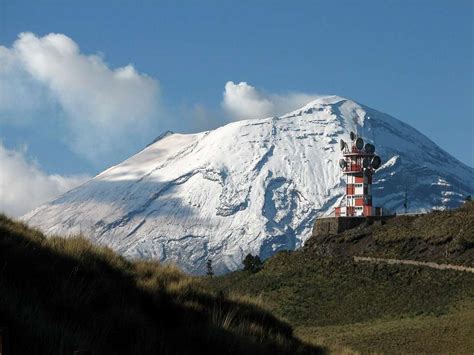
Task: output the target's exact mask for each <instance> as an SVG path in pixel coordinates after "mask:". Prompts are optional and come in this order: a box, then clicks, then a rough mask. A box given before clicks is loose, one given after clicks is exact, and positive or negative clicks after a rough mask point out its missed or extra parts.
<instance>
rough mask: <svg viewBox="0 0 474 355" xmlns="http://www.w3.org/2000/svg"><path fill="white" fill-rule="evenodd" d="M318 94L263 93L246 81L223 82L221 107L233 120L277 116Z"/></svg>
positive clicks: (301, 104) (298, 106)
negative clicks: (236, 82)
mask: <svg viewBox="0 0 474 355" xmlns="http://www.w3.org/2000/svg"><path fill="white" fill-rule="evenodd" d="M317 97H318V95H311V94H304V93H289V94H286V95H275V94H265V93H263V92H261V91H259V90H257V89H256V88H254V87H253V86H251V85H249V84H247V83H246V82H240V83H239V84H235V83H234V82H232V81H228V82H227V83H226V84H225V90H224V94H223V100H222V103H221V105H222V107H223V109H224V110H225V111H226V112H227V114H228V115H229V116H230V118H231V119H233V120H242V119H250V118H263V117H270V116H279V115H282V114H285V113H288V112H291V111H293V110H296V109H298V108H300V107H302V106H304V105H306V104H307V103H309V102H310V101H312V100H314V99H316V98H317Z"/></svg>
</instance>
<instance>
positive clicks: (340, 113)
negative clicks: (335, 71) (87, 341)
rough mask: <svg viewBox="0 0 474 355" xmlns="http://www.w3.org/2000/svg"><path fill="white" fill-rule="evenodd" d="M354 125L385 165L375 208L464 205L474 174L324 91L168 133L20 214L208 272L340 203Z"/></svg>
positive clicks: (413, 134) (266, 250)
mask: <svg viewBox="0 0 474 355" xmlns="http://www.w3.org/2000/svg"><path fill="white" fill-rule="evenodd" d="M350 131H355V132H357V133H358V134H359V135H360V136H362V137H364V138H365V139H366V141H368V142H371V143H373V144H375V146H376V152H377V154H379V155H380V156H381V158H382V161H383V165H382V166H381V167H380V169H378V171H377V173H376V175H375V180H376V181H375V184H374V204H375V205H377V206H383V207H385V208H386V209H389V210H392V211H397V210H401V209H402V205H403V201H404V196H405V192H406V191H407V193H408V198H409V207H410V210H412V211H415V210H416V211H423V210H430V209H432V208H434V207H435V208H449V207H455V206H458V205H459V204H460V203H461V201H462V200H464V198H465V196H466V195H469V194H472V193H473V192H474V188H473V183H472V182H473V181H474V169H473V168H471V167H468V166H466V165H464V164H463V163H461V162H460V161H458V160H456V159H455V158H454V157H452V156H450V155H449V154H448V153H446V152H445V151H443V150H442V149H440V148H439V147H438V146H437V145H436V144H434V143H433V142H432V141H430V140H429V139H428V138H426V137H425V136H424V135H422V134H421V133H420V132H418V131H417V130H415V129H414V128H412V127H410V126H409V125H407V124H404V123H403V122H401V121H399V120H397V119H395V118H393V117H391V116H389V115H387V114H384V113H381V112H378V111H376V110H373V109H371V108H369V107H366V106H364V105H361V104H358V103H356V102H354V101H351V100H348V99H345V98H342V97H338V96H327V97H323V98H320V99H318V100H316V101H313V102H311V103H309V104H308V105H306V106H305V107H303V108H301V109H299V110H296V111H294V112H291V113H289V114H286V115H284V116H281V117H271V118H265V119H255V120H245V121H239V122H234V123H231V124H228V125H226V126H223V127H220V128H217V129H215V130H212V131H207V132H202V133H197V134H174V133H171V132H169V133H167V134H164V135H162V136H161V137H159V138H157V139H156V140H155V141H154V142H153V143H152V144H150V145H149V146H148V147H146V148H145V149H144V150H143V151H141V152H139V153H138V154H136V155H134V156H133V157H131V158H129V159H127V160H125V161H124V162H122V163H121V164H118V165H116V166H113V167H111V168H109V169H107V170H106V171H104V172H102V173H101V174H99V175H98V176H96V177H95V178H93V179H92V180H90V181H89V182H87V183H85V184H84V185H82V186H80V187H78V188H76V189H74V190H72V191H69V192H68V193H66V194H64V195H63V196H61V197H60V198H58V199H56V200H54V201H51V202H50V203H47V204H45V205H43V206H41V207H39V208H38V209H36V210H34V211H32V212H30V213H29V214H27V215H26V216H24V217H23V220H25V221H27V222H28V223H29V224H30V225H32V226H35V227H39V228H40V229H41V230H42V231H44V232H45V233H48V234H62V235H73V234H78V233H82V234H84V235H85V236H87V237H89V238H90V239H91V240H93V241H94V242H96V243H99V244H104V245H108V246H110V247H112V248H113V249H114V250H116V251H118V252H120V253H121V254H123V255H125V256H128V257H139V258H154V259H159V260H162V261H174V262H176V263H178V264H179V265H180V266H182V267H183V268H184V269H185V270H187V271H189V272H192V273H203V272H204V270H205V264H206V261H207V259H209V258H210V259H212V262H213V265H214V269H215V271H217V272H226V271H229V270H235V269H237V268H239V267H240V265H241V260H242V259H243V257H244V256H245V255H246V254H247V253H249V252H250V253H253V254H259V255H260V256H261V257H263V258H267V257H269V256H271V255H272V254H274V253H275V252H277V251H279V250H284V249H295V248H297V247H299V246H301V245H302V244H303V243H304V241H305V240H306V239H307V238H309V236H310V235H311V227H312V224H313V222H314V220H315V218H316V217H317V216H319V215H327V214H330V213H331V212H332V211H333V209H334V207H335V206H337V205H338V204H339V202H340V201H341V199H342V194H343V191H344V181H343V179H342V174H341V173H340V169H339V166H338V160H339V159H340V157H341V152H340V150H339V140H340V139H341V138H342V139H344V140H346V141H348V140H349V132H350Z"/></svg>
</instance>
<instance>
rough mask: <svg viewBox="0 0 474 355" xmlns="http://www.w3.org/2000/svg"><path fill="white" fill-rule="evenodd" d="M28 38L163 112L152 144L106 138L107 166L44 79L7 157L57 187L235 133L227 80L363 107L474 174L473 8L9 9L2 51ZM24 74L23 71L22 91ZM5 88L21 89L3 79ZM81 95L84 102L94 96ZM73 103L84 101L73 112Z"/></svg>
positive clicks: (17, 116) (90, 135)
mask: <svg viewBox="0 0 474 355" xmlns="http://www.w3.org/2000/svg"><path fill="white" fill-rule="evenodd" d="M22 32H31V33H33V34H34V36H35V37H34V38H32V39H31V41H30V42H29V44H28V46H29V47H28V48H27V49H25V50H24V51H23V52H22V53H23V54H22V55H28V53H31V52H28V50H33V49H32V48H33V47H34V46H35V45H36V47H34V48H37V47H38V46H39V45H42V44H44V43H43V42H41V43H40V44H38V43H39V42H38V41H36V42H35V38H36V39H41V38H43V37H44V36H46V35H48V34H49V33H56V34H63V35H65V36H67V38H69V39H70V40H71V41H73V43H75V44H76V45H77V46H78V47H79V49H78V53H79V54H80V55H82V56H91V55H97V58H100V61H102V62H101V63H102V64H104V65H105V66H106V67H107V70H104V72H103V74H104V78H108V77H110V75H113V74H110V73H113V70H115V69H117V68H120V67H125V66H127V65H128V64H132V65H133V67H134V72H133V73H132V74H130V75H131V76H132V77H133V78H132V79H131V80H132V81H133V80H135V81H134V82H138V83H139V84H138V85H139V86H140V87H139V88H137V87H135V86H133V85H132V86H133V90H135V91H134V95H136V97H139V98H140V99H141V95H140V93H141V92H145V91H146V92H149V93H150V95H151V96H153V95H154V96H156V98H154V99H152V98H146V99H143V100H145V101H146V102H145V103H143V105H144V106H146V105H147V104H148V103H149V102H150V100H151V101H152V100H156V102H155V103H154V104H150V106H153V105H156V106H157V107H158V108H157V109H156V110H155V109H153V110H151V109H150V110H151V111H149V112H148V111H147V113H143V115H144V116H146V120H148V121H147V122H146V124H143V130H142V131H141V132H138V131H137V132H135V131H134V130H133V129H132V128H134V127H133V124H132V123H130V122H125V123H124V125H123V127H122V131H120V132H119V131H117V132H115V133H116V135H113V134H111V135H110V137H114V138H115V139H116V140H117V141H115V142H114V141H112V139H110V140H109V141H107V139H105V138H104V140H102V139H100V142H99V143H100V144H102V145H104V147H98V148H97V149H98V150H100V149H102V150H100V151H101V152H102V153H101V154H97V157H96V159H95V158H94V157H92V158H91V156H92V155H93V152H92V153H91V151H87V147H92V146H95V145H96V143H97V142H96V141H94V139H96V140H97V139H98V137H101V136H100V135H99V134H102V137H105V135H104V134H103V133H102V132H101V131H100V129H97V127H98V126H97V122H86V123H85V124H84V125H82V123H81V122H79V121H80V119H79V118H77V115H76V116H75V115H74V114H72V113H71V110H73V108H72V107H74V108H77V107H80V106H81V105H80V104H78V103H77V102H76V103H75V104H74V105H72V106H71V108H70V110H69V111H68V110H65V109H64V107H62V106H61V105H64V102H65V100H66V101H67V102H69V101H68V100H70V99H71V98H61V99H59V101H58V99H57V98H51V97H50V96H51V95H53V94H51V90H52V91H54V90H56V93H58V92H59V93H61V88H63V86H62V85H63V84H64V85H66V84H67V83H64V82H63V81H61V80H59V81H55V80H56V79H55V78H56V76H55V75H62V74H61V72H60V74H57V73H58V72H57V71H56V72H54V73H52V72H48V73H47V75H46V74H45V75H46V76H44V75H43V74H44V73H43V72H42V71H41V70H40V71H37V75H39V76H41V75H43V77H42V80H43V79H44V80H43V81H44V82H45V83H46V84H44V85H46V86H48V90H46V89H44V88H40V89H37V88H34V91H32V92H34V93H35V94H34V95H36V96H38V97H37V100H38V102H41V103H42V104H37V105H36V104H35V105H33V108H30V109H28V110H26V111H25V109H24V107H23V106H24V105H25V103H24V101H22V100H19V102H17V103H15V104H16V105H17V106H18V107H16V106H14V105H13V103H10V104H9V106H8V107H7V109H5V107H4V108H3V112H2V107H1V105H0V140H1V141H2V144H3V146H4V149H5V150H7V151H12V152H16V153H21V154H22V155H23V158H24V162H25V163H28V162H32V161H33V160H34V161H35V168H37V169H38V170H41V171H42V172H44V174H46V175H47V176H49V175H51V174H60V175H71V174H86V175H94V174H95V173H97V172H100V171H101V170H103V169H104V168H106V167H107V166H108V165H110V164H113V163H116V162H119V161H121V160H123V159H124V158H126V157H128V156H129V155H130V154H132V153H134V152H136V151H138V150H140V148H141V147H143V146H144V145H145V144H146V143H148V142H149V141H150V140H152V139H153V138H154V137H155V136H157V135H158V134H160V133H161V132H162V131H165V130H173V131H181V132H193V131H198V130H203V129H208V128H212V127H215V126H218V125H221V124H225V123H226V122H228V121H230V120H232V117H228V113H226V112H225V111H224V110H223V109H222V100H223V92H224V86H225V84H226V82H228V81H234V82H235V83H239V82H243V81H244V82H247V83H248V84H249V85H251V86H253V87H255V88H257V89H258V90H260V91H261V92H265V93H267V94H268V95H280V96H282V97H285V95H288V94H290V93H299V94H301V95H302V94H309V95H311V94H337V95H340V96H344V97H349V98H352V99H354V100H356V101H358V102H360V103H363V104H365V105H367V106H370V107H373V108H376V109H378V110H380V111H383V112H386V113H389V114H391V115H392V116H395V117H397V118H399V119H401V120H403V121H405V122H407V123H409V124H410V125H412V126H414V127H415V128H417V129H418V130H420V131H421V132H422V133H424V134H425V135H427V136H428V137H429V138H430V139H432V140H433V141H434V142H436V143H437V144H438V145H440V146H441V147H442V148H443V149H445V150H446V151H448V152H449V153H451V154H452V155H453V156H455V157H456V158H458V159H460V160H461V161H462V162H464V163H465V164H468V165H470V166H473V165H474V146H473V144H474V143H473V138H472V137H473V134H474V132H473V116H474V107H473V81H474V78H473V75H474V74H473V59H474V58H473V2H472V1H470V0H456V1H436V0H429V1H421V0H414V1H401V0H400V1H393V0H392V1H390V0H389V1H293V2H289V1H239V2H236V1H201V2H198V1H100V3H99V4H97V2H96V1H94V2H93V1H46V0H36V1H23V0H0V46H3V47H4V48H6V49H7V50H8V51H10V52H12V48H13V46H15V45H14V43H15V41H18V36H19V34H20V33H22ZM24 41H25V40H24ZM24 41H23V42H24ZM37 42H38V43H37ZM18 43H19V42H17V47H20V45H19V44H18ZM61 43H63V42H61ZM68 43H69V42H68ZM24 47H25V48H26V47H27V46H26V45H25V46H24ZM22 48H23V47H22ZM25 53H26V54H25ZM22 58H23V57H22ZM0 64H1V63H0ZM15 65H16V64H15ZM21 65H24V64H21ZM100 65H101V64H100ZM100 65H99V66H100ZM38 70H39V69H38ZM23 71H24V69H19V72H21V73H20V74H18V73H17V72H15V73H16V74H15V75H16V76H15V80H17V81H18V82H21V83H24V80H23V76H22V75H23V74H24V73H23ZM22 73H23V74H22ZM0 74H1V71H0ZM9 75H10V74H9ZM11 75H13V74H11ZM48 75H49V76H48ZM1 78H2V77H1V75H0V80H1ZM5 78H6V79H5ZM18 78H20V79H18ZM84 78H87V76H84ZM3 79H4V82H5V80H10V81H11V80H13V79H11V76H5V75H4V77H3ZM79 79H80V78H79ZM79 79H78V80H79ZM148 79H150V80H148ZM104 80H105V79H104ZM0 84H2V83H1V82H0ZM22 85H23V84H22ZM25 85H26V84H25ZM28 85H33V86H34V85H36V84H34V83H33V84H28ZM81 85H85V86H84V88H86V89H87V83H85V84H84V83H81ZM4 87H5V86H4ZM104 87H106V88H107V90H108V89H110V90H113V89H114V86H113V85H112V86H111V87H107V86H104ZM128 88H129V86H127V87H126V88H124V89H123V90H124V92H125V90H128ZM144 88H147V89H144ZM27 90H30V88H29V87H28V89H27ZM31 90H33V89H31ZM119 91H120V90H119ZM28 92H30V91H28ZM122 94H123V93H122V92H121V91H120V92H118V93H117V97H120V98H121V97H123V96H122ZM74 95H76V96H77V92H76V91H73V92H72V93H71V97H72V100H74V99H75V97H74ZM26 96H27V95H26ZM26 96H25V97H26ZM53 96H54V95H53ZM132 97H133V96H132ZM61 100H62V101H61ZM14 101H15V100H14ZM43 102H47V104H43ZM58 102H59V103H58ZM80 102H81V101H79V103H80ZM4 106H5V105H4ZM20 106H21V107H20ZM108 108H109V107H105V108H104V109H101V110H100V112H104V110H105V111H107V110H108ZM129 108H130V107H127V109H129ZM87 110H89V111H87ZM87 110H84V112H92V114H93V113H94V112H96V111H94V109H93V108H92V109H91V108H87ZM81 112H82V111H81ZM124 112H128V111H127V110H125V111H124ZM226 115H227V116H226ZM25 116H28V117H25ZM71 117H72V118H71ZM137 117H141V116H137ZM66 120H69V121H67V123H65V122H66ZM124 121H126V118H124ZM100 127H101V128H102V129H104V132H108V130H109V128H107V127H108V126H106V125H105V126H104V125H102V126H100ZM128 130H130V134H128ZM78 132H79V133H78ZM126 133H127V134H126ZM94 135H95V136H94ZM71 142H72V143H71ZM99 143H97V144H99ZM100 144H99V145H100ZM107 144H108V145H109V146H110V145H113V146H115V147H123V149H118V148H117V149H115V148H114V147H112V148H110V147H105V145H107ZM26 146H27V149H26V148H24V147H26ZM48 174H49V175H48Z"/></svg>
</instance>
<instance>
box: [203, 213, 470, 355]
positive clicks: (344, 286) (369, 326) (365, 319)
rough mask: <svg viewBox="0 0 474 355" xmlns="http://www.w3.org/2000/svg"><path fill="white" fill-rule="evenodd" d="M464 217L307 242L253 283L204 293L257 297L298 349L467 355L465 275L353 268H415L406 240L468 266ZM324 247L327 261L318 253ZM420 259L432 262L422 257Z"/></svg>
mask: <svg viewBox="0 0 474 355" xmlns="http://www.w3.org/2000/svg"><path fill="white" fill-rule="evenodd" d="M472 207H473V206H472V205H468V206H465V207H463V208H462V209H460V210H458V211H451V212H440V213H435V214H433V215H430V216H425V217H424V218H423V220H419V219H418V220H416V219H412V220H410V221H408V222H407V224H406V223H405V220H403V221H402V222H403V223H400V224H397V223H395V221H393V222H390V223H394V224H392V225H391V226H390V225H386V226H375V225H374V226H367V227H366V228H365V229H364V228H363V227H361V228H360V229H358V231H357V233H355V232H354V231H353V232H354V235H359V236H360V235H364V233H365V234H366V236H365V237H361V238H355V239H350V238H349V236H350V235H351V234H350V233H345V234H343V235H338V236H335V237H334V238H335V240H330V238H329V237H327V238H323V240H309V241H308V245H307V247H305V248H303V249H301V250H298V251H295V252H283V253H279V254H277V255H276V256H274V257H272V258H270V259H269V260H267V261H266V262H265V264H264V268H263V269H262V270H261V271H260V272H258V273H256V274H249V273H247V272H243V271H240V272H235V273H232V274H228V275H225V276H222V277H218V278H214V279H204V280H203V283H205V284H206V285H209V287H212V288H214V289H215V290H217V291H221V292H224V293H225V292H229V293H238V294H242V295H246V296H251V297H259V298H260V299H261V301H262V303H263V304H265V305H266V306H267V307H268V309H269V310H270V311H271V312H273V313H274V314H276V315H277V316H279V317H281V318H283V319H285V320H287V321H288V322H289V323H290V324H291V325H292V326H293V327H295V329H296V334H297V335H299V336H300V337H302V338H303V339H304V340H306V341H313V342H315V343H318V344H321V343H323V344H326V345H329V346H332V345H338V346H343V347H349V348H351V349H354V350H356V351H361V352H362V353H368V352H377V353H386V354H392V353H394V354H399V353H409V354H423V353H424V354H445V353H451V354H473V353H474V274H473V273H468V272H459V271H453V270H437V269H432V268H428V267H422V266H413V265H388V264H386V263H366V262H355V261H354V259H353V256H354V255H367V254H369V255H374V256H377V257H381V258H383V257H390V258H392V257H397V258H398V257H400V256H406V257H410V258H411V259H413V258H416V257H417V255H416V254H415V253H414V252H413V251H411V250H410V249H409V246H410V245H412V243H414V242H413V240H416V241H420V240H423V241H426V244H427V245H430V246H431V248H432V252H433V253H432V254H431V257H432V258H433V259H435V260H437V259H438V258H441V255H438V253H437V249H436V248H440V249H442V250H443V249H444V248H445V247H446V246H448V250H451V251H455V250H457V254H455V255H457V257H454V256H453V255H451V257H452V259H451V261H453V262H454V261H455V262H456V263H458V264H461V263H464V264H471V265H472V260H468V258H467V257H466V255H472V254H471V253H472V247H473V244H472V238H473V237H474V235H472V234H469V235H468V233H464V234H460V233H461V232H462V231H463V230H465V231H470V230H471V229H469V228H471V227H470V226H472V221H473V220H474V210H473V208H472ZM434 216H436V217H437V218H436V219H434V218H433V217H434ZM438 217H439V218H438ZM437 221H438V222H437ZM439 221H443V222H439ZM408 223H409V224H408ZM421 224H423V225H424V227H423V228H421V227H419V225H421ZM428 228H429V229H428ZM463 228H465V229H463ZM430 231H431V232H430ZM454 231H457V232H458V234H457V233H454ZM459 231H461V232H459ZM471 231H472V230H471ZM469 233H470V232H469ZM345 238H347V240H345ZM364 238H371V243H372V245H373V244H377V245H378V246H377V249H376V251H377V252H376V253H373V254H370V253H367V248H369V249H370V247H367V248H365V247H364V244H363V243H362V242H363V240H364ZM313 239H314V237H313ZM357 243H361V244H359V245H357ZM416 243H418V242H416ZM416 243H415V245H417V244H416ZM368 244H370V243H366V244H365V246H367V245H368ZM328 245H329V249H330V250H332V252H331V253H328V252H324V250H326V251H327V250H328ZM383 246H386V247H387V254H384V248H383ZM348 248H350V249H348ZM370 250H371V249H370ZM372 252H373V250H372ZM423 259H424V260H430V254H429V253H426V254H424V257H423ZM444 262H445V263H446V262H447V261H446V260H444Z"/></svg>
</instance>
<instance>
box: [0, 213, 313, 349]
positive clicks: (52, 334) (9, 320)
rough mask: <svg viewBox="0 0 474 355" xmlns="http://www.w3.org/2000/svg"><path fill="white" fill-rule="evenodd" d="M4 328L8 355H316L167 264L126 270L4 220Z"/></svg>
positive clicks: (249, 309) (0, 279) (113, 260)
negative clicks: (82, 354)
mask: <svg viewBox="0 0 474 355" xmlns="http://www.w3.org/2000/svg"><path fill="white" fill-rule="evenodd" d="M209 279H211V278H209ZM4 326H6V327H8V328H9V341H10V344H9V345H10V353H11V354H42V355H43V354H72V353H73V351H74V350H77V349H88V350H91V351H92V354H127V355H129V354H193V353H199V354H201V353H204V354H224V353H226V354H228V353H231V354H244V353H245V354H259V353H260V354H268V353H272V354H285V353H287V354H294V353H300V354H311V353H320V352H321V351H322V350H321V348H320V347H317V346H310V345H307V344H304V343H302V342H301V341H299V340H298V339H297V338H295V337H294V336H293V335H292V328H291V327H290V326H289V325H288V324H286V323H284V322H282V321H280V320H278V319H277V318H275V317H274V316H273V315H271V314H270V313H268V312H267V311H265V310H263V309H262V308H261V307H260V306H258V305H257V304H255V303H254V302H252V301H250V300H248V299H246V298H245V297H241V298H237V297H233V296H231V295H229V296H225V295H223V294H218V293H211V292H208V291H206V290H205V289H203V288H202V287H201V286H200V285H199V284H198V282H197V280H196V279H195V278H191V277H189V276H186V275H184V274H183V273H181V272H180V271H179V270H177V269H176V268H175V267H173V266H164V265H160V264H158V263H152V262H129V261H127V260H125V259H124V258H122V257H120V256H118V255H117V254H115V253H114V252H112V251H111V250H109V249H107V248H102V247H97V246H93V245H92V244H90V243H89V242H87V241H86V240H84V239H82V238H69V239H63V238H58V237H53V238H45V237H44V236H43V235H42V234H41V233H40V232H38V231H36V230H32V229H29V228H27V227H26V226H25V225H23V224H21V223H16V222H13V221H12V220H10V219H8V218H6V217H5V216H0V327H4Z"/></svg>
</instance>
